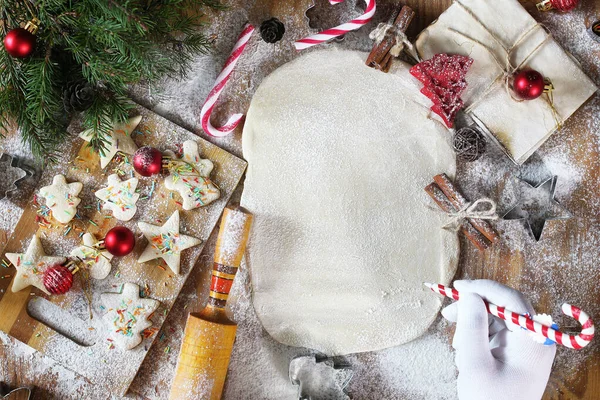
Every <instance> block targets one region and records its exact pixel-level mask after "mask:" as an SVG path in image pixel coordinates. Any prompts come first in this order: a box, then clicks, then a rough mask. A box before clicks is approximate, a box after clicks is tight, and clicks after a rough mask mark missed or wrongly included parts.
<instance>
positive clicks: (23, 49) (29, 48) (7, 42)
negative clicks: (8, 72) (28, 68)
mask: <svg viewBox="0 0 600 400" xmlns="http://www.w3.org/2000/svg"><path fill="white" fill-rule="evenodd" d="M35 42H36V36H35V35H34V34H33V33H31V32H29V31H28V30H25V29H23V28H15V29H13V30H11V31H10V32H8V33H7V34H6V36H5V37H4V48H5V49H6V52H7V53H8V54H10V55H11V56H13V57H16V58H25V57H29V56H30V55H31V54H32V53H33V51H34V50H35Z"/></svg>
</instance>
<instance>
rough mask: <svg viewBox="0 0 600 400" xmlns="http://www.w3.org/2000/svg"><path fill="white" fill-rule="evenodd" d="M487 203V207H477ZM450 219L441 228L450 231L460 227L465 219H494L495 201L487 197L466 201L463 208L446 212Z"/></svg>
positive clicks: (496, 216) (495, 217) (495, 216)
mask: <svg viewBox="0 0 600 400" xmlns="http://www.w3.org/2000/svg"><path fill="white" fill-rule="evenodd" d="M482 204H487V205H488V208H487V209H478V208H479V206H480V205H482ZM448 216H449V217H450V221H448V223H446V224H445V225H444V226H443V227H442V228H443V229H448V230H452V231H456V230H458V229H460V227H461V226H462V223H463V222H464V220H465V219H470V218H473V219H486V220H496V219H498V214H496V202H495V201H494V200H492V199H489V198H487V197H483V198H481V199H478V200H476V201H474V202H472V203H470V202H469V203H467V204H465V205H464V207H463V208H461V209H460V210H458V211H457V212H454V213H448Z"/></svg>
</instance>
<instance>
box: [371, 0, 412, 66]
mask: <svg viewBox="0 0 600 400" xmlns="http://www.w3.org/2000/svg"><path fill="white" fill-rule="evenodd" d="M414 16H415V12H414V11H413V10H412V9H411V8H410V7H408V6H404V7H402V9H401V10H400V12H399V13H398V16H397V17H396V18H395V19H394V22H393V24H392V25H393V26H394V27H396V28H397V29H399V30H401V31H402V32H406V29H407V28H408V26H409V25H410V23H411V21H412V19H413V18H414ZM395 45H396V37H395V35H394V34H393V33H392V32H388V33H387V34H386V35H385V38H384V39H383V40H382V41H381V43H379V44H377V43H376V44H375V45H373V49H372V50H371V53H369V57H367V61H366V64H367V65H368V66H369V67H371V68H375V69H378V70H380V71H383V72H388V71H389V70H390V67H391V66H392V55H391V54H390V50H391V49H392V47H394V46H395Z"/></svg>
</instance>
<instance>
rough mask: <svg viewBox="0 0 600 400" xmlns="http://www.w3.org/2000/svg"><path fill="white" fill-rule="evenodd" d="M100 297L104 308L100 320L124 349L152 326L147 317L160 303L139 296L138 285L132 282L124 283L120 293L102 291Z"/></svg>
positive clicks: (131, 347) (135, 341)
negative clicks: (104, 310) (104, 311)
mask: <svg viewBox="0 0 600 400" xmlns="http://www.w3.org/2000/svg"><path fill="white" fill-rule="evenodd" d="M101 298H102V304H103V305H104V307H105V309H106V314H104V316H103V317H102V320H103V321H104V323H105V325H106V326H107V327H108V330H109V335H110V337H111V338H112V339H113V340H114V342H115V343H116V344H117V345H118V346H119V347H121V348H122V349H124V350H131V349H133V348H134V347H136V346H137V345H138V344H140V343H141V342H142V336H141V333H142V332H143V331H144V330H145V329H147V328H149V327H151V326H152V322H151V321H150V320H149V319H148V318H149V317H150V315H151V314H152V313H153V312H154V311H155V310H156V309H157V308H158V306H159V305H160V303H159V302H158V301H157V300H154V299H146V298H140V287H139V286H138V285H136V284H134V283H125V284H124V285H123V290H122V291H121V293H103V294H102V296H101Z"/></svg>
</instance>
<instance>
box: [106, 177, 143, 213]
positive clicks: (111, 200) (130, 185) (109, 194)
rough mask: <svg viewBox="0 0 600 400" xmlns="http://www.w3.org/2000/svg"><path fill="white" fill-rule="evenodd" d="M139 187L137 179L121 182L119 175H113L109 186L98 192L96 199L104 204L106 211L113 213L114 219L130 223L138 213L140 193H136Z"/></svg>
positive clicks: (109, 179)
mask: <svg viewBox="0 0 600 400" xmlns="http://www.w3.org/2000/svg"><path fill="white" fill-rule="evenodd" d="M137 185H138V179H137V178H131V179H128V180H126V181H121V179H120V178H119V175H117V174H112V175H109V177H108V184H107V186H106V187H105V188H104V189H100V190H98V191H97V192H96V197H97V198H99V199H100V200H102V201H103V202H104V204H103V207H104V208H105V209H108V210H111V211H112V214H113V217H115V218H116V219H118V220H119V221H129V220H130V219H131V218H133V216H134V215H135V213H136V212H137V206H136V205H135V203H136V202H137V201H138V199H139V198H140V195H139V193H136V192H135V190H136V188H137Z"/></svg>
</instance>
